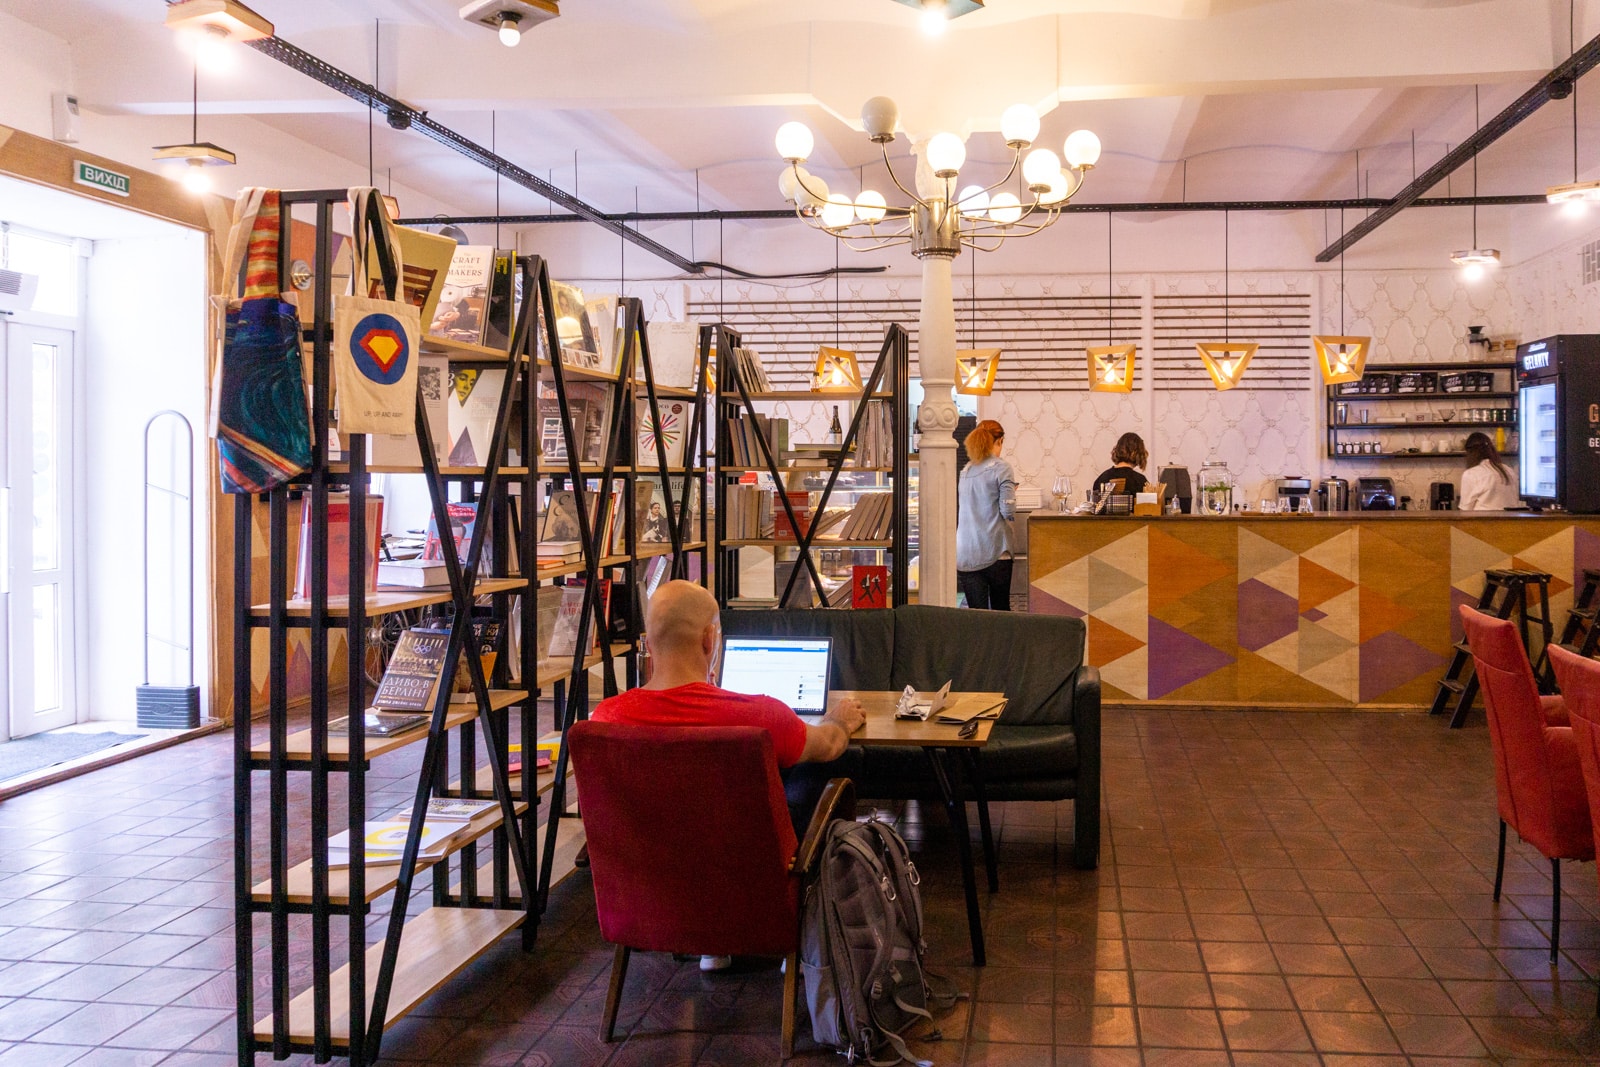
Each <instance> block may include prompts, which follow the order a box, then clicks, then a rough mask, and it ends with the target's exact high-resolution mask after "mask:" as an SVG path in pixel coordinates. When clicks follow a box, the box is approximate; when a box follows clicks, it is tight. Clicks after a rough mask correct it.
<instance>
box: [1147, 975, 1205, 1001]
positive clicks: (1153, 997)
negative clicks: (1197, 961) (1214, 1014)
mask: <svg viewBox="0 0 1600 1067" xmlns="http://www.w3.org/2000/svg"><path fill="white" fill-rule="evenodd" d="M1133 998H1134V1001H1135V1002H1136V1003H1137V1004H1138V1005H1139V1006H1140V1007H1167V1008H1210V1007H1211V1006H1212V1001H1211V985H1210V983H1209V982H1208V981H1207V980H1206V975H1205V974H1204V973H1201V972H1194V971H1134V972H1133Z"/></svg>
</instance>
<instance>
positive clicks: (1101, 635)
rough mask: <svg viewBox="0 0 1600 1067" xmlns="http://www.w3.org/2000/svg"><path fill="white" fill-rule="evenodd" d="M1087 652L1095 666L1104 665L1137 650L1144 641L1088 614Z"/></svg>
mask: <svg viewBox="0 0 1600 1067" xmlns="http://www.w3.org/2000/svg"><path fill="white" fill-rule="evenodd" d="M1088 622H1089V654H1090V656H1092V657H1093V659H1094V664H1095V666H1097V667H1104V666H1105V665H1106V664H1108V663H1115V662H1116V661H1117V660H1119V659H1121V658H1122V657H1123V656H1126V655H1127V654H1128V653H1130V652H1137V651H1139V649H1141V648H1143V647H1144V642H1143V641H1141V640H1139V639H1138V638H1137V637H1134V636H1132V635H1130V634H1126V633H1123V632H1122V631H1121V630H1119V629H1117V628H1116V627H1115V626H1112V625H1111V624H1110V623H1109V622H1103V621H1101V620H1100V619H1097V618H1095V617H1094V616H1093V615H1090V616H1089V619H1088Z"/></svg>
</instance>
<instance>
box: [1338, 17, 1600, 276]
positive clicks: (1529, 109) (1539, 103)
mask: <svg viewBox="0 0 1600 1067" xmlns="http://www.w3.org/2000/svg"><path fill="white" fill-rule="evenodd" d="M1596 63H1600V37H1596V38H1594V39H1593V40H1592V41H1590V42H1589V43H1587V44H1585V45H1584V46H1583V47H1582V48H1580V49H1578V50H1577V51H1576V52H1574V53H1573V54H1572V55H1571V56H1570V57H1569V58H1568V59H1567V61H1566V62H1565V63H1562V64H1561V65H1560V66H1558V67H1556V68H1555V69H1554V70H1552V71H1551V72H1550V73H1549V74H1546V75H1545V76H1544V77H1543V78H1540V79H1539V80H1538V82H1536V83H1535V84H1534V86H1533V88H1531V89H1529V90H1528V91H1527V92H1525V93H1523V94H1522V95H1521V96H1519V97H1517V98H1516V99H1515V100H1513V101H1512V102H1511V103H1510V104H1509V105H1508V106H1507V107H1506V109H1505V110H1504V111H1502V112H1500V113H1499V114H1498V115H1496V116H1495V117H1494V118H1492V119H1490V120H1489V121H1488V122H1486V123H1484V124H1483V125H1482V126H1480V127H1479V128H1478V129H1477V130H1475V131H1474V132H1473V134H1472V136H1470V137H1468V138H1467V139H1466V140H1465V141H1462V142H1461V143H1460V144H1458V145H1456V147H1455V148H1453V149H1452V150H1450V151H1449V152H1446V153H1445V154H1444V156H1443V157H1442V158H1441V159H1440V160H1439V161H1438V162H1437V163H1435V164H1434V165H1433V166H1431V167H1429V168H1428V169H1427V170H1425V171H1423V172H1422V174H1421V175H1420V176H1418V177H1416V178H1414V179H1412V182H1411V184H1410V185H1408V186H1406V187H1405V188H1404V189H1401V190H1400V191H1399V192H1398V193H1396V194H1395V196H1394V199H1392V200H1389V201H1387V202H1385V203H1384V205H1383V206H1382V207H1381V208H1379V209H1378V210H1377V211H1375V212H1373V213H1372V214H1371V215H1368V216H1367V217H1366V218H1364V219H1362V220H1361V221H1360V222H1358V223H1356V224H1355V225H1354V226H1352V227H1350V229H1349V230H1347V231H1346V232H1345V233H1344V234H1343V235H1342V236H1341V237H1340V238H1339V239H1338V240H1337V241H1335V242H1333V244H1331V245H1329V246H1328V247H1327V248H1324V249H1323V250H1322V251H1321V252H1318V253H1317V262H1318V263H1327V262H1329V261H1331V260H1334V259H1337V258H1338V257H1339V255H1340V254H1341V253H1343V252H1344V251H1345V250H1346V249H1348V248H1349V247H1350V246H1351V245H1353V244H1355V243H1356V242H1357V241H1359V240H1361V239H1362V238H1363V237H1365V236H1366V235H1367V234H1369V233H1371V232H1372V231H1373V230H1376V229H1377V228H1378V227H1379V226H1382V225H1383V224H1384V223H1385V222H1388V221H1389V220H1390V219H1392V218H1394V217H1395V216H1396V215H1398V214H1400V212H1402V211H1404V210H1405V209H1406V208H1408V207H1411V206H1412V205H1413V204H1416V203H1418V202H1419V200H1420V199H1421V197H1422V194H1423V193H1425V192H1427V191H1428V190H1429V189H1432V188H1433V187H1434V186H1436V185H1438V184H1439V183H1440V182H1442V181H1444V180H1445V178H1446V177H1447V176H1449V175H1450V174H1451V173H1452V172H1454V171H1455V170H1456V169H1457V168H1458V167H1461V166H1462V165H1464V164H1466V163H1467V162H1468V161H1470V160H1471V159H1472V157H1473V156H1475V155H1477V154H1478V153H1479V152H1481V151H1483V150H1484V149H1485V148H1487V147H1489V146H1490V145H1492V144H1494V142H1496V141H1498V140H1499V139H1500V138H1501V137H1503V136H1504V135H1505V134H1507V133H1509V132H1510V131H1511V130H1512V129H1513V128H1514V127H1515V126H1517V125H1518V124H1519V123H1520V122H1522V120H1523V119H1526V118H1527V117H1528V116H1529V115H1532V114H1533V113H1534V112H1535V111H1538V110H1539V109H1540V108H1541V107H1543V106H1544V105H1545V104H1547V103H1549V102H1550V101H1551V100H1562V99H1565V98H1566V97H1567V95H1568V94H1570V93H1571V92H1572V87H1573V84H1574V83H1575V82H1576V81H1577V80H1578V79H1579V78H1580V77H1582V76H1583V75H1584V74H1586V73H1588V72H1589V71H1590V70H1591V69H1593V68H1594V66H1595V64H1596Z"/></svg>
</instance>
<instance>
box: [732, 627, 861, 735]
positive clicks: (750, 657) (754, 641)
mask: <svg viewBox="0 0 1600 1067" xmlns="http://www.w3.org/2000/svg"><path fill="white" fill-rule="evenodd" d="M832 649H833V639H832V638H831V637H725V638H723V639H722V688H724V689H730V690H732V691H733V692H735V693H755V694H759V695H761V696H769V697H774V698H776V699H778V700H781V701H783V702H784V703H785V704H787V705H789V707H791V708H793V709H794V710H795V712H796V713H797V714H799V715H800V717H801V718H803V719H810V720H814V719H816V718H818V717H820V716H821V715H822V713H823V712H825V711H827V710H828V667H829V659H830V657H831V653H832Z"/></svg>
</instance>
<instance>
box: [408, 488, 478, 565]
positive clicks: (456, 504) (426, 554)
mask: <svg viewBox="0 0 1600 1067" xmlns="http://www.w3.org/2000/svg"><path fill="white" fill-rule="evenodd" d="M445 512H446V514H447V515H448V516H449V518H450V535H451V537H452V538H453V539H454V541H455V543H456V558H457V559H459V560H460V561H461V563H462V565H463V566H465V565H466V562H467V553H468V552H470V551H471V550H472V539H473V538H474V537H476V536H477V532H478V505H477V503H476V502H475V501H455V500H453V501H451V502H450V503H448V504H446V505H445ZM422 558H423V559H427V560H435V559H444V547H443V545H442V544H441V543H440V541H439V527H438V524H437V523H436V522H434V518H433V514H432V512H430V513H429V515H428V531H427V533H426V534H425V535H424V536H423V539H422ZM493 563H494V546H493V545H487V544H486V545H484V546H483V555H482V556H481V557H480V558H479V560H478V573H479V574H488V573H489V572H490V570H491V569H492V564H493Z"/></svg>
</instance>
